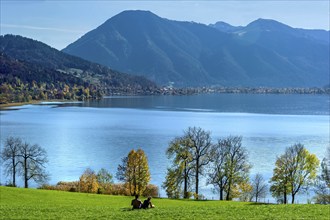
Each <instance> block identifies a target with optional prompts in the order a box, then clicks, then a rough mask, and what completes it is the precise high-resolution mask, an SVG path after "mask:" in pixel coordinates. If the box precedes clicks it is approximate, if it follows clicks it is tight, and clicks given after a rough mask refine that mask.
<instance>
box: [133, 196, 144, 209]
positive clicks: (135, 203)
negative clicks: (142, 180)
mask: <svg viewBox="0 0 330 220" xmlns="http://www.w3.org/2000/svg"><path fill="white" fill-rule="evenodd" d="M141 205H142V202H141V200H140V199H139V195H135V199H133V200H132V202H131V206H132V209H140V208H141Z"/></svg>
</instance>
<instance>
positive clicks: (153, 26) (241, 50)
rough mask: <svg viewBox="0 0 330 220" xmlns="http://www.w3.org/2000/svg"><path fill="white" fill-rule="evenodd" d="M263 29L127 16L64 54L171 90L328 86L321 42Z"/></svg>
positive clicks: (325, 45)
mask: <svg viewBox="0 0 330 220" xmlns="http://www.w3.org/2000/svg"><path fill="white" fill-rule="evenodd" d="M262 23H264V22H263V20H257V21H255V22H252V23H251V24H250V25H248V26H247V27H233V26H230V25H228V24H227V25H226V24H224V23H222V25H218V28H217V26H216V25H215V26H206V25H203V24H197V23H193V22H178V21H171V20H168V19H164V18H160V17H158V16H157V15H155V14H153V13H151V12H148V11H124V12H122V13H120V14H118V15H116V16H114V17H112V18H110V19H109V20H107V21H106V22H105V23H104V24H102V25H101V26H99V27H97V28H96V29H94V30H92V31H90V32H88V33H87V34H85V35H84V36H83V37H81V38H80V39H78V40H77V41H76V42H74V43H72V44H70V45H69V46H67V47H66V48H65V49H63V51H64V52H66V53H69V54H72V55H75V56H79V57H82V58H84V59H87V60H91V61H93V62H97V63H101V64H103V65H107V66H110V67H112V68H115V69H118V70H120V71H125V72H128V73H133V74H139V75H143V76H146V77H147V78H149V79H152V80H155V81H156V82H158V83H160V84H168V83H169V82H174V83H175V84H174V85H176V86H203V85H208V86H209V85H222V86H252V87H256V86H272V87H311V86H324V85H325V83H324V82H327V81H329V54H328V51H329V43H327V42H326V41H324V39H325V38H324V35H322V36H321V35H319V34H315V33H316V32H315V33H314V32H313V33H314V35H315V36H317V37H310V36H312V35H313V34H310V35H306V34H305V36H309V37H301V36H302V35H301V34H300V35H299V34H297V33H296V32H299V33H310V32H309V31H308V30H296V29H293V28H291V27H289V26H286V25H284V24H281V23H279V22H273V23H272V24H270V26H271V27H272V31H269V26H268V23H267V25H263V24H262ZM219 26H222V29H223V30H225V31H219V29H221V28H219ZM242 28H243V29H242ZM244 28H246V29H244ZM273 29H275V30H276V31H273ZM255 30H257V31H255ZM235 31H241V32H240V35H239V34H233V32H235ZM242 31H243V32H242ZM241 35H243V36H244V37H238V36H241ZM297 35H299V36H297ZM320 39H323V40H322V41H321V40H320ZM290 42H294V43H290Z"/></svg>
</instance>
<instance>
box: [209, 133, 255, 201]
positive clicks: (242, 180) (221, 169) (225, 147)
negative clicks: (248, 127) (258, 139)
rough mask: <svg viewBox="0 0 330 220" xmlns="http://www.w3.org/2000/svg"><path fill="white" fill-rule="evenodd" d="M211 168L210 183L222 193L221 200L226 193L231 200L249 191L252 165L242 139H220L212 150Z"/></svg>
mask: <svg viewBox="0 0 330 220" xmlns="http://www.w3.org/2000/svg"><path fill="white" fill-rule="evenodd" d="M210 167H211V169H210V172H209V179H208V183H210V184H212V185H213V186H215V188H216V189H217V190H218V191H219V192H220V200H222V199H223V194H224V193H225V194H226V200H231V199H232V198H235V197H237V196H239V194H238V193H237V192H239V190H241V191H242V189H243V188H245V189H247V184H248V181H249V171H250V168H251V165H250V164H249V162H248V154H247V151H246V149H245V148H244V147H243V146H242V137H241V136H229V137H227V138H224V139H220V140H219V141H218V144H217V145H216V146H214V147H213V149H212V163H211V166H210ZM244 184H245V185H244ZM242 187H243V188H242ZM234 192H236V193H234Z"/></svg>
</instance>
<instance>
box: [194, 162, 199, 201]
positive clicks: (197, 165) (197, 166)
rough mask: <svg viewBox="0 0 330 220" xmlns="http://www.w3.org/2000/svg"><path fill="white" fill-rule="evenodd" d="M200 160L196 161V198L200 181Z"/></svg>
mask: <svg viewBox="0 0 330 220" xmlns="http://www.w3.org/2000/svg"><path fill="white" fill-rule="evenodd" d="M198 174H199V160H197V161H196V188H195V193H196V199H198V183H199V177H198Z"/></svg>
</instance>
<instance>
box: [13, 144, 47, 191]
mask: <svg viewBox="0 0 330 220" xmlns="http://www.w3.org/2000/svg"><path fill="white" fill-rule="evenodd" d="M18 156H19V158H20V164H21V165H22V173H23V179H24V187H25V188H28V187H29V184H28V183H29V180H31V179H32V180H34V181H35V182H37V183H43V182H45V181H47V180H48V178H49V175H48V174H47V173H46V171H45V169H44V168H45V164H46V163H47V162H48V159H47V153H46V151H45V150H44V149H43V148H42V147H40V146H39V145H37V144H34V145H32V146H31V145H30V144H28V143H26V142H25V143H24V144H22V146H21V148H20V152H19V155H18Z"/></svg>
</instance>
